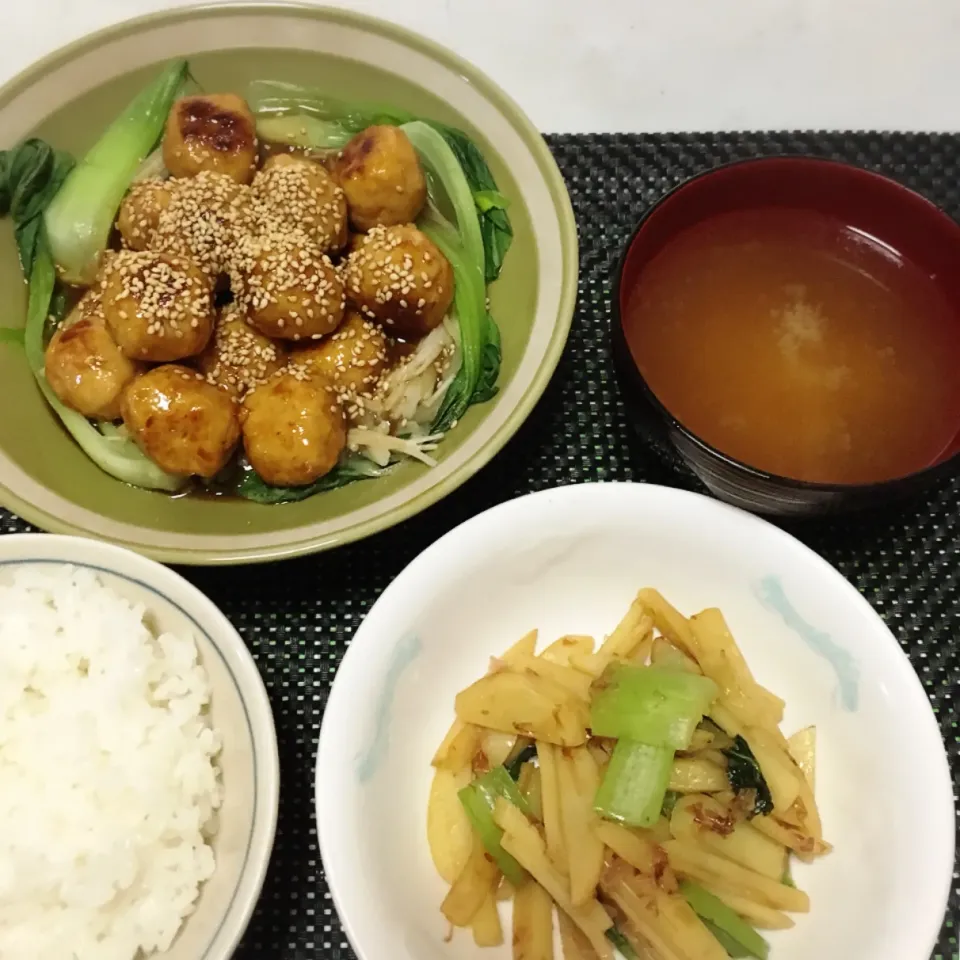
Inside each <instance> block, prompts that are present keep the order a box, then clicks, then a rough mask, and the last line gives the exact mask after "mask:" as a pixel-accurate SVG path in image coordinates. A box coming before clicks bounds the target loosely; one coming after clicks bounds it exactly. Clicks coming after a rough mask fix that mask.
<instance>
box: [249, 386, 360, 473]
mask: <svg viewBox="0 0 960 960" xmlns="http://www.w3.org/2000/svg"><path fill="white" fill-rule="evenodd" d="M241 422H242V424H243V447H244V450H245V451H246V454H247V459H248V460H249V461H250V465H251V466H252V467H253V469H254V470H256V471H257V473H258V474H259V476H260V477H261V478H262V479H263V480H264V481H265V482H266V483H269V484H273V485H274V486H279V487H298V486H305V485H306V484H308V483H313V482H314V481H315V480H317V479H319V478H320V477H323V476H325V475H326V474H328V473H329V472H330V471H331V470H332V469H333V468H334V467H335V466H336V465H337V461H338V460H339V458H340V454H341V453H342V452H343V450H344V447H345V446H346V444H347V428H346V423H345V421H344V416H343V411H342V410H341V409H340V404H339V403H337V400H336V397H335V395H334V393H333V390H332V389H331V388H330V385H329V384H328V383H327V381H326V380H324V379H322V378H320V377H318V376H313V375H311V374H309V373H307V372H304V371H302V370H288V371H284V372H283V373H280V374H277V376H275V377H273V378H272V379H270V380H269V381H267V383H265V384H263V385H262V386H260V387H257V389H256V390H253V391H251V392H250V393H248V394H247V397H246V399H245V400H244V402H243V411H242V413H241Z"/></svg>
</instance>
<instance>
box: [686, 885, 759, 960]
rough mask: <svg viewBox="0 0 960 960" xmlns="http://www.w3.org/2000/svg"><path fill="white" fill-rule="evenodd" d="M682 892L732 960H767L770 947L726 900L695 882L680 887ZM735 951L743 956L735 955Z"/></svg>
mask: <svg viewBox="0 0 960 960" xmlns="http://www.w3.org/2000/svg"><path fill="white" fill-rule="evenodd" d="M680 892H681V893H682V894H683V896H684V898H685V899H686V901H687V903H689V904H690V906H691V907H693V909H694V911H695V912H696V914H697V915H698V916H699V917H700V918H701V919H702V920H703V921H704V923H706V924H709V927H710V932H711V933H713V935H714V936H715V937H716V938H717V939H718V940H719V941H720V944H721V946H722V947H723V948H724V949H725V950H726V951H727V953H729V954H730V956H731V957H755V958H756V960H767V958H768V957H769V955H770V944H768V943H767V941H766V940H764V939H763V937H761V936H760V934H759V933H757V931H756V930H754V928H753V927H751V926H750V924H749V923H747V922H746V920H744V919H743V918H742V917H740V916H739V915H738V914H737V913H736V912H734V911H733V910H731V909H730V907H728V906H727V905H726V904H725V903H724V902H723V901H722V900H720V899H718V898H717V897H715V896H714V895H713V894H712V893H710V892H709V891H708V890H704V888H703V887H701V886H700V885H699V884H697V883H693V882H692V881H691V880H683V881H682V882H681V883H680ZM733 949H737V950H739V951H741V952H736V953H734V952H733Z"/></svg>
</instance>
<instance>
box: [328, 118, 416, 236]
mask: <svg viewBox="0 0 960 960" xmlns="http://www.w3.org/2000/svg"><path fill="white" fill-rule="evenodd" d="M334 175H335V176H336V178H337V179H338V180H339V182H340V186H341V187H343V190H344V192H345V193H346V195H347V203H348V205H349V207H350V222H351V223H352V224H353V225H354V226H355V227H356V228H357V229H358V230H369V229H370V228H371V227H375V226H392V225H393V224H397V223H410V222H412V221H413V220H415V219H416V218H417V216H418V215H419V213H420V211H421V210H422V209H423V205H424V203H425V202H426V199H427V181H426V179H425V177H424V175H423V170H422V169H421V167H420V158H419V157H418V156H417V151H416V150H414V149H413V144H411V143H410V139H409V138H408V137H407V135H406V134H405V133H404V132H403V131H402V130H401V129H400V128H399V127H394V126H387V125H382V126H374V127H368V128H367V129H366V130H363V131H361V132H360V133H358V134H357V135H356V136H355V137H354V138H353V139H352V140H351V141H350V142H349V143H348V144H347V145H346V147H344V149H343V152H342V153H341V154H340V156H339V158H338V159H337V161H336V164H335V165H334Z"/></svg>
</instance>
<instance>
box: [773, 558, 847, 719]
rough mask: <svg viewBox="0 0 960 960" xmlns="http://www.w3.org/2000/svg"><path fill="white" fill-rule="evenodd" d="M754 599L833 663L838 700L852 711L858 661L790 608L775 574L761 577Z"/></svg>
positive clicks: (814, 650) (817, 652) (815, 651)
mask: <svg viewBox="0 0 960 960" xmlns="http://www.w3.org/2000/svg"><path fill="white" fill-rule="evenodd" d="M755 593H756V596H757V599H758V600H759V601H760V602H761V603H762V604H763V605H764V606H765V607H766V608H767V609H768V610H772V611H773V612H774V613H776V614H779V616H780V618H781V619H782V620H783V622H784V623H785V624H786V625H787V626H788V627H789V628H790V629H791V630H792V631H793V632H794V633H795V634H797V636H799V637H800V638H801V639H802V640H803V642H804V643H805V644H806V645H807V646H808V647H809V648H810V649H811V650H813V652H814V653H816V654H818V655H819V656H821V657H823V658H824V659H825V660H826V661H827V662H828V663H829V664H830V666H832V667H833V670H834V672H835V673H836V675H837V683H838V685H839V693H840V703H841V704H842V705H843V708H844V709H845V710H849V711H850V712H851V713H856V710H857V706H858V704H859V700H860V664H859V663H858V662H857V660H856V658H855V657H854V656H853V655H852V654H851V653H850V651H849V650H846V649H845V648H844V647H841V646H840V644H838V643H837V642H836V641H835V640H834V639H833V637H831V636H830V634H829V633H824V632H823V631H822V630H818V629H817V628H816V627H813V626H811V625H810V624H809V623H807V621H806V620H804V619H803V617H801V616H800V614H799V613H797V611H796V610H795V609H794V606H793V604H792V603H791V602H790V600H789V599H788V597H787V594H786V592H785V591H784V589H783V584H782V583H781V581H780V578H779V577H774V576H770V577H764V578H763V579H762V580H761V581H760V582H759V584H757V587H756V590H755Z"/></svg>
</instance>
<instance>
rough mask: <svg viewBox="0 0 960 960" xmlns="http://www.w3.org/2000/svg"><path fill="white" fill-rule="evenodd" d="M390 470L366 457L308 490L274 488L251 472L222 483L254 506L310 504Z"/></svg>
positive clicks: (346, 464) (345, 464)
mask: <svg viewBox="0 0 960 960" xmlns="http://www.w3.org/2000/svg"><path fill="white" fill-rule="evenodd" d="M389 469H390V467H389V466H386V467H378V466H377V465H376V464H375V463H373V462H372V461H370V460H367V459H366V458H365V457H351V458H350V459H348V460H344V461H342V462H341V463H340V464H338V465H337V466H336V467H334V468H333V470H331V471H330V472H329V473H328V474H326V475H325V476H322V477H320V479H319V480H316V481H315V482H314V483H311V484H309V485H307V486H304V487H273V486H271V485H270V484H269V483H265V482H264V481H263V480H262V479H261V477H260V476H259V474H257V473H256V472H255V471H254V470H252V469H249V468H247V469H244V470H243V471H242V472H241V475H240V477H239V478H237V479H233V478H229V479H226V480H225V481H221V484H220V485H221V486H222V487H223V488H224V489H226V490H227V491H228V492H230V493H234V494H236V495H237V496H239V497H243V498H244V499H246V500H252V501H253V502H254V503H295V502H297V501H299V500H306V499H307V497H312V496H313V495H314V494H315V493H323V492H325V491H327V490H336V489H337V488H338V487H345V486H346V485H347V484H348V483H355V482H356V481H357V480H371V479H374V478H376V477H382V476H383V475H384V474H385V473H386V472H387V471H388V470H389Z"/></svg>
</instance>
